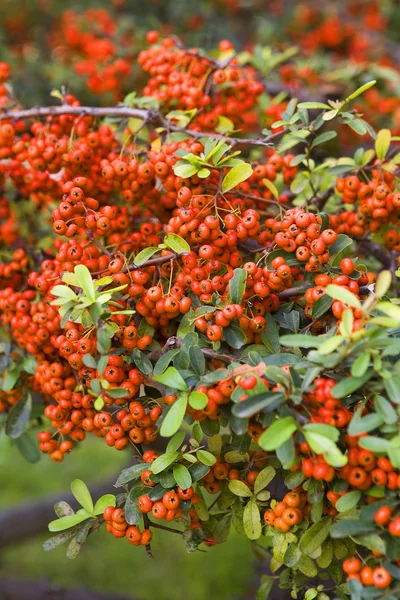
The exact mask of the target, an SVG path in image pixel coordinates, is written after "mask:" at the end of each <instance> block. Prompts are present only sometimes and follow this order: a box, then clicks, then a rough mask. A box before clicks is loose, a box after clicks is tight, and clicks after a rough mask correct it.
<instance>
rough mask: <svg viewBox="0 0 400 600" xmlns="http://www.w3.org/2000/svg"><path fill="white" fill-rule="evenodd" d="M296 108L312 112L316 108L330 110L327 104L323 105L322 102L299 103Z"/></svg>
mask: <svg viewBox="0 0 400 600" xmlns="http://www.w3.org/2000/svg"><path fill="white" fill-rule="evenodd" d="M297 108H306V109H307V110H314V109H317V108H329V109H330V108H331V107H330V106H329V104H324V102H300V103H299V104H298V105H297Z"/></svg>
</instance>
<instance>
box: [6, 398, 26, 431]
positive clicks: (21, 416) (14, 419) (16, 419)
mask: <svg viewBox="0 0 400 600" xmlns="http://www.w3.org/2000/svg"><path fill="white" fill-rule="evenodd" d="M31 412H32V397H31V395H30V394H27V395H26V396H25V397H23V398H21V400H20V401H19V402H17V404H15V405H14V406H13V407H12V409H11V411H10V413H9V415H8V418H7V421H6V427H5V431H6V435H8V436H9V437H10V438H12V439H16V438H18V437H20V435H22V434H23V432H24V430H25V427H26V426H27V424H28V421H29V418H30V416H31Z"/></svg>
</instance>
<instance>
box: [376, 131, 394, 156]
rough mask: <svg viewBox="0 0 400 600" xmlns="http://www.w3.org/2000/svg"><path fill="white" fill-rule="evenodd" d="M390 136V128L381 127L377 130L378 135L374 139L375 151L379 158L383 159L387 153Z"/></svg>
mask: <svg viewBox="0 0 400 600" xmlns="http://www.w3.org/2000/svg"><path fill="white" fill-rule="evenodd" d="M391 138H392V134H391V131H390V129H381V130H380V131H378V135H377V138H376V140H375V152H376V156H377V157H378V158H379V160H383V159H384V158H385V156H386V154H387V153H388V150H389V148H390V142H391Z"/></svg>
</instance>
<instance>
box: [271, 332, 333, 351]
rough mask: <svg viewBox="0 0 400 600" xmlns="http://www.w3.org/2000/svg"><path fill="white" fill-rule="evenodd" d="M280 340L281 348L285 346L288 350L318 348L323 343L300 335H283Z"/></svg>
mask: <svg viewBox="0 0 400 600" xmlns="http://www.w3.org/2000/svg"><path fill="white" fill-rule="evenodd" d="M280 340H281V344H282V346H287V347H289V348H318V346H320V345H321V344H322V343H323V341H324V340H321V339H319V338H317V337H314V336H312V335H306V334H301V333H298V334H295V335H283V336H281V338H280Z"/></svg>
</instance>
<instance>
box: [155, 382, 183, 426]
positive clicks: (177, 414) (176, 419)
mask: <svg viewBox="0 0 400 600" xmlns="http://www.w3.org/2000/svg"><path fill="white" fill-rule="evenodd" d="M161 377H162V376H161ZM186 406H187V396H186V395H183V396H180V398H178V399H177V400H175V402H174V403H173V404H172V406H171V407H170V408H169V410H168V413H167V414H166V415H165V418H164V420H163V422H162V423H161V428H160V435H161V436H162V437H171V436H172V435H174V433H176V432H177V431H178V429H179V427H180V426H181V424H182V421H183V417H184V416H185V412H186Z"/></svg>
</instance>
